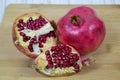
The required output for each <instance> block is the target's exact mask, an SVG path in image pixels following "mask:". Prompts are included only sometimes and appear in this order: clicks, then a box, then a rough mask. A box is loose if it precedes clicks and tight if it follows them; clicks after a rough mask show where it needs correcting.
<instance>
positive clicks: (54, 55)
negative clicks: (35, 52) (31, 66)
mask: <svg viewBox="0 0 120 80" xmlns="http://www.w3.org/2000/svg"><path fill="white" fill-rule="evenodd" d="M81 62H82V61H81V57H80V55H79V53H78V52H76V51H75V50H74V49H73V48H72V47H70V46H66V45H63V44H57V45H55V46H52V47H51V48H49V49H48V50H46V51H45V52H44V53H41V54H40V55H39V56H38V57H37V58H36V59H35V65H36V70H37V71H38V72H42V73H43V74H45V75H48V76H61V75H70V74H73V73H77V72H79V71H80V70H81V68H82V64H81Z"/></svg>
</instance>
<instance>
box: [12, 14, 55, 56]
mask: <svg viewBox="0 0 120 80" xmlns="http://www.w3.org/2000/svg"><path fill="white" fill-rule="evenodd" d="M12 35H13V41H14V44H15V46H16V47H17V48H18V49H19V50H20V51H22V52H23V53H25V54H26V55H27V56H29V57H31V58H36V57H37V56H38V55H39V54H40V53H42V52H44V51H45V50H46V49H48V48H49V47H51V46H52V45H54V44H56V40H57V39H56V34H55V32H54V28H53V27H52V26H51V24H50V22H49V20H47V19H46V18H45V17H44V16H43V15H41V14H40V13H27V14H24V15H22V16H19V17H18V18H17V19H16V20H15V22H14V24H13V30H12Z"/></svg>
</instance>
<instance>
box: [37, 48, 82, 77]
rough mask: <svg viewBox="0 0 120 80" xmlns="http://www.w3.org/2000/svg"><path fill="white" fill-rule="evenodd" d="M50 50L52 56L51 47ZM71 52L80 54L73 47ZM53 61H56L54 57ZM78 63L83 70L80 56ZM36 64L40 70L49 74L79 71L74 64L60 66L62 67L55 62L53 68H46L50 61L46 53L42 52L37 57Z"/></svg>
mask: <svg viewBox="0 0 120 80" xmlns="http://www.w3.org/2000/svg"><path fill="white" fill-rule="evenodd" d="M49 51H50V55H51V56H52V54H53V52H52V51H51V50H50V48H49ZM71 52H72V53H73V54H77V55H78V53H77V52H76V51H75V50H74V49H73V48H72V51H71ZM52 62H54V59H53V58H52ZM77 64H78V65H79V70H81V68H82V60H81V58H80V57H79V60H78V61H77ZM35 65H36V66H35V67H36V69H37V70H38V71H40V72H42V73H44V74H46V75H48V76H60V75H69V74H73V73H77V72H76V71H75V68H74V67H73V66H69V67H64V68H60V67H57V68H55V66H54V63H53V67H52V68H46V66H47V65H48V61H47V58H46V54H45V53H41V54H40V55H39V56H38V57H37V58H36V60H35Z"/></svg>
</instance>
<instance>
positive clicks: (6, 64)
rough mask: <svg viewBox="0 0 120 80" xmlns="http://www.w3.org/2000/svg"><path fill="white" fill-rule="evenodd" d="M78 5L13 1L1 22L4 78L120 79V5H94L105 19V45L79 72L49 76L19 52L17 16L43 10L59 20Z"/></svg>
mask: <svg viewBox="0 0 120 80" xmlns="http://www.w3.org/2000/svg"><path fill="white" fill-rule="evenodd" d="M72 7H75V6H72V5H71V6H65V5H62V6H57V5H46V6H45V5H10V6H8V7H7V9H6V12H5V15H4V18H3V21H2V24H1V26H0V80H56V79H57V80H63V79H64V80H73V79H74V80H120V6H119V5H116V6H114V5H112V6H103V5H101V6H100V5H99V6H90V7H92V8H94V9H95V10H96V12H97V13H98V15H99V16H100V17H101V19H102V20H103V21H104V22H105V25H106V30H107V34H106V37H105V40H104V42H103V43H102V45H101V46H100V47H99V49H97V51H95V52H93V53H91V54H90V55H89V56H90V57H91V58H92V59H93V58H95V59H96V62H95V63H92V65H91V66H89V67H85V68H83V69H82V71H81V72H80V73H78V74H75V75H72V76H65V77H46V76H44V75H42V74H39V73H37V72H36V71H35V70H34V68H32V66H31V64H32V60H31V59H29V58H28V57H26V56H25V55H23V54H22V53H21V52H19V51H18V50H17V49H16V48H15V46H14V45H13V42H12V36H11V31H12V30H11V29H12V24H13V21H14V20H15V18H16V17H17V16H19V15H21V14H23V13H28V12H40V13H42V14H44V16H46V17H47V18H48V19H50V20H51V19H54V20H55V21H56V22H57V21H58V19H59V18H60V17H61V16H63V15H64V14H65V13H66V12H67V11H68V10H69V9H71V8H72Z"/></svg>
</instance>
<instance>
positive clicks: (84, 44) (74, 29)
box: [57, 6, 106, 55]
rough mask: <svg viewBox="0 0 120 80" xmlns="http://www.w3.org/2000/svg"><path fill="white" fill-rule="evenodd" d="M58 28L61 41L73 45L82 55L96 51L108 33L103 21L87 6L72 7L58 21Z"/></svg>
mask: <svg viewBox="0 0 120 80" xmlns="http://www.w3.org/2000/svg"><path fill="white" fill-rule="evenodd" d="M57 30H58V36H59V40H60V42H62V43H63V44H68V45H70V46H72V47H73V48H75V49H76V50H77V51H78V52H79V53H80V54H82V55H83V54H88V53H90V52H93V51H95V50H96V49H97V48H98V47H99V46H100V44H101V43H102V41H103V40H104V37H105V34H106V29H105V25H104V23H103V21H102V20H100V19H99V18H98V16H97V15H96V13H95V11H94V10H93V9H91V8H89V7H86V6H80V7H76V8H73V9H71V10H70V11H69V12H68V13H67V14H66V15H65V16H63V17H62V18H61V19H60V20H59V21H58V23H57Z"/></svg>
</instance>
